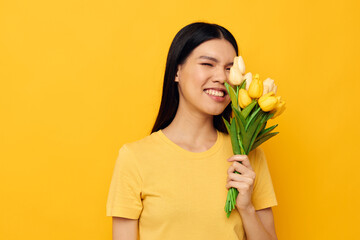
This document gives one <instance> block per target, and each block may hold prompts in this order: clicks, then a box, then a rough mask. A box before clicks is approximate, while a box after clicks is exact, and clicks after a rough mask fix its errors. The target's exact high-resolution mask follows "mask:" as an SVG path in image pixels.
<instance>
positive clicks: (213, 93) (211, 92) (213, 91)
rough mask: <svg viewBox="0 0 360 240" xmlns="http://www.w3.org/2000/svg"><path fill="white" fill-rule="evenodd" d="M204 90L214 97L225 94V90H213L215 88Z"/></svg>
mask: <svg viewBox="0 0 360 240" xmlns="http://www.w3.org/2000/svg"><path fill="white" fill-rule="evenodd" d="M204 92H205V93H207V94H208V95H211V96H215V97H225V95H226V92H225V91H222V90H215V89H205V90H204Z"/></svg>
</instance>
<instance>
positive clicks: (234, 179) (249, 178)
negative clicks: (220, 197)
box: [226, 155, 255, 210]
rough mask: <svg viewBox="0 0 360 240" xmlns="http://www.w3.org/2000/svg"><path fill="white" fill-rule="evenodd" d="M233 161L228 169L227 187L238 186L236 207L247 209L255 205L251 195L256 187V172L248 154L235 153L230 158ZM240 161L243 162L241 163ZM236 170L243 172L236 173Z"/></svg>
mask: <svg viewBox="0 0 360 240" xmlns="http://www.w3.org/2000/svg"><path fill="white" fill-rule="evenodd" d="M228 161H229V162H232V164H231V166H230V167H229V169H228V171H227V172H228V177H227V181H226V182H227V184H226V188H227V189H228V190H229V189H230V188H231V187H233V188H236V189H237V190H238V191H239V194H238V196H237V198H236V208H237V209H238V210H247V209H250V208H252V207H253V205H252V202H251V195H252V191H253V188H254V181H255V172H254V171H253V169H252V167H251V165H250V161H249V158H248V156H247V155H233V156H232V157H230V158H229V159H228ZM239 162H242V164H241V163H239ZM235 171H237V172H239V173H241V174H238V173H235Z"/></svg>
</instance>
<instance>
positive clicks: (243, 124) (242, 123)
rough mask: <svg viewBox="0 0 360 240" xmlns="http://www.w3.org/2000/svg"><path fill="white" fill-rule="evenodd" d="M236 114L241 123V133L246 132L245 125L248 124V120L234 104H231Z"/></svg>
mask: <svg viewBox="0 0 360 240" xmlns="http://www.w3.org/2000/svg"><path fill="white" fill-rule="evenodd" d="M231 107H232V109H233V111H234V114H235V118H237V119H239V120H240V121H239V125H240V133H245V125H246V121H245V119H244V118H243V117H242V115H241V112H240V111H239V110H237V109H235V108H234V107H233V106H231Z"/></svg>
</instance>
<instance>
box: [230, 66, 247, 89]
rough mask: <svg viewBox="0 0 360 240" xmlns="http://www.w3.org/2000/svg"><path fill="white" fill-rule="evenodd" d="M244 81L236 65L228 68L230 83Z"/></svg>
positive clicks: (237, 83)
mask: <svg viewBox="0 0 360 240" xmlns="http://www.w3.org/2000/svg"><path fill="white" fill-rule="evenodd" d="M243 81H244V79H243V75H242V74H241V72H240V70H239V68H238V67H237V66H236V65H233V66H232V67H231V68H230V75H229V82H230V84H232V85H240V84H241V83H242V82H243Z"/></svg>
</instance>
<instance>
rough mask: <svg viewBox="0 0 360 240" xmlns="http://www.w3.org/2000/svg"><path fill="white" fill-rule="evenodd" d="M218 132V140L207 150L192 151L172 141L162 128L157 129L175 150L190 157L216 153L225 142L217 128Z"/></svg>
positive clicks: (161, 136)
mask: <svg viewBox="0 0 360 240" xmlns="http://www.w3.org/2000/svg"><path fill="white" fill-rule="evenodd" d="M216 133H217V138H216V142H215V143H214V144H213V145H212V146H211V147H210V148H209V149H208V150H206V151H203V152H191V151H188V150H186V149H184V148H182V147H180V146H179V145H177V144H176V143H174V142H173V141H171V140H170V139H169V138H168V137H167V136H166V135H165V134H164V133H163V132H162V130H161V129H160V130H159V131H157V135H158V136H159V137H160V138H161V139H162V140H163V141H164V142H165V143H167V144H168V146H169V147H171V148H172V149H173V150H174V151H176V152H178V153H179V154H183V155H185V156H187V157H190V158H203V157H207V156H210V155H212V154H214V153H215V152H217V151H218V150H219V148H220V147H221V145H222V143H223V135H222V134H221V132H220V131H218V130H217V129H216Z"/></svg>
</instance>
